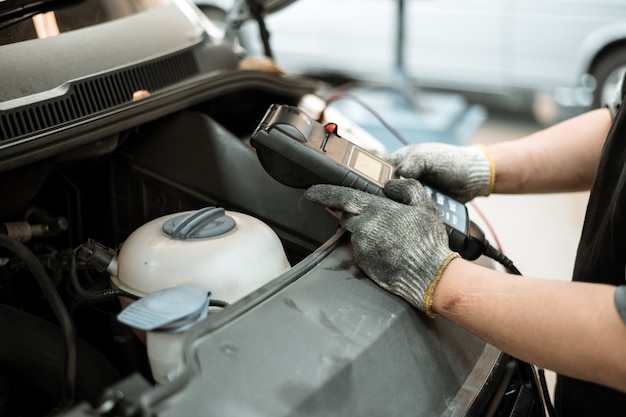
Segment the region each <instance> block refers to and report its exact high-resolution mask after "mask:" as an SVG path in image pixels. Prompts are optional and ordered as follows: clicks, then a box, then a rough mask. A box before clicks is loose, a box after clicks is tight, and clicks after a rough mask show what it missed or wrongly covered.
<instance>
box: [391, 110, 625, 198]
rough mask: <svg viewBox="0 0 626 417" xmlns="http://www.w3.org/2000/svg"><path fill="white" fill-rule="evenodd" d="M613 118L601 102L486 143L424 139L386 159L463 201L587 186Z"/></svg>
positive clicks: (405, 173) (400, 172)
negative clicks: (518, 134) (514, 136)
mask: <svg viewBox="0 0 626 417" xmlns="http://www.w3.org/2000/svg"><path fill="white" fill-rule="evenodd" d="M612 119H613V118H612V116H611V112H610V111H609V110H608V109H607V108H601V109H596V110H592V111H589V112H587V113H584V114H582V115H580V116H577V117H574V118H571V119H568V120H566V121H563V122H561V123H559V124H556V125H554V126H551V127H549V128H546V129H543V130H540V131H538V132H535V133H533V134H531V135H528V136H525V137H523V138H520V139H517V140H512V141H502V142H498V143H495V144H491V145H488V146H486V147H485V146H482V145H478V146H455V145H449V144H445V143H420V144H416V145H410V146H406V147H404V148H401V149H399V150H397V151H395V152H394V153H392V154H390V155H388V156H387V157H386V159H387V160H388V161H389V162H390V163H392V164H393V165H394V166H395V167H396V172H397V173H398V175H400V176H403V177H406V178H415V179H417V180H420V181H423V182H425V183H427V184H430V185H432V186H435V188H438V189H439V190H441V191H444V192H446V193H447V194H449V195H450V196H452V197H454V198H456V199H457V200H459V201H461V202H467V201H470V200H472V199H473V198H475V197H478V196H486V195H489V194H491V193H510V194H512V193H516V194H521V193H543V192H565V191H580V190H587V189H589V188H590V186H591V182H592V180H593V177H594V174H595V171H596V168H597V166H598V161H599V159H600V153H601V151H602V147H603V145H604V142H605V139H606V137H607V134H608V132H609V129H610V127H611V123H612Z"/></svg>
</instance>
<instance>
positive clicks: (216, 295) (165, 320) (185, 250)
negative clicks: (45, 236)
mask: <svg viewBox="0 0 626 417" xmlns="http://www.w3.org/2000/svg"><path fill="white" fill-rule="evenodd" d="M289 267H290V265H289V262H288V261H287V257H286V256H285V252H284V250H283V247H282V244H281V242H280V240H279V238H278V236H277V235H276V234H275V233H274V231H273V230H272V229H270V228H269V227H268V226H267V225H266V224H265V223H263V222H261V221H260V220H258V219H255V218H254V217H251V216H248V215H246V214H243V213H237V212H233V211H225V210H224V209H221V208H216V207H208V208H204V209H201V210H198V211H190V212H183V213H178V214H172V215H169V216H164V217H161V218H158V219H155V220H153V221H151V222H149V223H146V224H145V225H143V226H142V227H140V228H139V229H137V230H135V231H134V232H133V233H132V234H131V235H130V236H129V237H128V239H127V240H126V241H125V242H124V244H123V245H122V247H121V249H120V252H119V254H118V257H117V271H113V272H114V273H112V275H111V281H112V285H113V286H115V287H118V288H121V289H123V290H124V291H126V292H129V293H131V294H134V295H137V296H139V297H143V299H142V300H140V301H142V302H141V303H140V302H139V301H138V302H135V303H133V304H134V305H133V304H131V305H130V306H128V307H126V308H125V309H124V310H123V311H122V312H121V313H120V315H119V316H118V318H119V319H120V321H122V322H124V323H126V324H128V325H130V326H131V327H134V328H135V329H137V330H139V332H138V335H139V336H140V337H142V338H143V337H144V336H145V338H146V343H147V346H148V357H149V360H150V365H151V368H152V373H153V376H154V378H155V380H156V381H157V382H160V383H165V382H167V381H169V380H171V379H172V378H174V377H176V376H177V374H178V372H179V371H180V370H181V369H182V360H183V358H182V341H183V340H184V332H185V330H186V329H187V327H188V325H189V324H192V323H193V322H195V321H197V320H200V319H202V318H203V317H204V315H203V314H201V313H202V312H203V311H204V310H203V307H202V306H203V305H204V304H203V303H204V301H203V297H204V298H206V299H207V300H208V295H207V294H210V298H212V299H219V300H222V301H225V302H227V303H229V304H230V303H233V302H235V301H237V300H239V299H240V298H242V297H244V296H246V295H248V294H250V293H251V292H253V291H255V290H256V289H258V288H259V287H261V286H262V285H264V284H265V283H267V282H269V281H270V280H272V279H273V278H275V277H277V276H278V275H280V274H282V273H283V272H285V271H286V270H287V269H289ZM203 294H204V295H203ZM198 297H199V298H198ZM126 303H128V301H126ZM189 306H195V307H193V308H192V310H190V311H189V312H186V310H185V311H183V310H184V309H186V308H189ZM207 308H208V306H207ZM168 309H171V310H172V311H171V313H172V314H173V316H169V315H164V313H165V312H166V311H167V310H168ZM181 309H182V310H181ZM168 314H169V313H168ZM177 314H178V315H181V316H180V317H177V316H176V315H177ZM181 320H182V321H181ZM181 323H184V324H181ZM181 326H184V327H181ZM143 332H146V333H143Z"/></svg>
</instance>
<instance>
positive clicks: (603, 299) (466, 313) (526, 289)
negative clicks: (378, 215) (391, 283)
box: [432, 259, 626, 392]
mask: <svg viewBox="0 0 626 417" xmlns="http://www.w3.org/2000/svg"><path fill="white" fill-rule="evenodd" d="M614 291H615V287H612V286H610V285H599V284H589V283H580V282H563V281H554V280H544V279H536V278H528V277H520V276H511V275H508V274H504V273H501V272H497V271H494V270H491V269H487V268H484V267H481V266H479V265H476V264H473V263H471V262H468V261H465V260H463V259H455V260H453V261H452V262H451V263H450V264H449V265H448V267H447V268H446V269H445V271H444V273H443V275H442V278H441V279H440V281H439V284H438V285H437V288H436V291H435V293H434V297H433V305H432V308H433V310H434V311H435V312H436V313H438V314H440V315H441V316H445V317H447V318H449V319H450V320H452V321H454V322H456V323H458V324H459V325H461V326H462V327H464V328H466V329H468V330H470V331H472V332H473V333H475V334H476V335H478V336H479V337H481V338H483V339H485V340H486V341H487V342H489V343H491V344H493V345H494V346H496V347H497V348H499V349H501V350H502V351H504V352H507V353H509V354H511V355H513V356H515V357H517V358H520V359H522V360H525V361H527V362H530V363H533V364H536V365H539V366H543V367H545V368H547V369H551V370H553V371H556V372H559V373H561V374H564V375H568V376H571V377H575V378H579V379H583V380H587V381H592V382H596V383H598V384H602V385H606V386H610V387H613V388H615V389H617V390H620V391H623V392H626V348H625V346H626V325H625V324H624V322H623V321H622V320H621V318H620V316H619V314H618V312H617V309H616V307H615V303H614V302H613V294H614Z"/></svg>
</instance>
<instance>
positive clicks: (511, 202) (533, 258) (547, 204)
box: [470, 109, 589, 396]
mask: <svg viewBox="0 0 626 417" xmlns="http://www.w3.org/2000/svg"><path fill="white" fill-rule="evenodd" d="M541 128H542V127H541V126H540V125H539V124H538V123H537V122H536V121H535V120H534V118H533V117H532V116H531V115H530V114H525V113H516V112H502V111H497V110H493V109H488V117H487V120H486V122H485V123H484V125H483V126H482V127H481V128H480V129H479V131H478V132H477V133H476V135H475V136H474V137H473V139H472V143H483V144H489V143H493V142H497V141H506V140H512V139H516V138H519V137H522V136H524V135H526V134H528V133H531V132H534V131H537V130H539V129H541ZM588 195H589V194H588V193H587V192H583V193H564V194H541V195H519V196H516V195H492V196H489V197H486V198H479V199H477V200H475V201H474V202H473V203H470V204H472V205H473V206H474V209H475V210H476V211H477V212H479V213H481V214H482V215H483V216H484V219H485V221H486V222H487V223H488V224H489V225H490V226H491V228H492V230H493V232H494V235H495V236H496V237H497V239H498V241H499V243H500V244H501V250H502V251H503V253H505V254H506V255H507V256H508V257H509V258H510V259H511V260H512V261H513V262H514V264H515V265H516V266H517V268H518V269H519V270H520V271H521V272H522V274H524V275H526V276H534V277H540V278H546V279H557V280H566V281H568V280H570V279H571V275H572V270H573V265H574V258H575V256H576V248H577V244H578V239H579V236H580V231H581V229H582V223H583V218H584V214H585V208H586V204H587V198H588ZM546 379H547V381H548V385H549V387H550V389H551V390H553V386H554V379H555V378H554V373H552V372H549V371H548V372H546ZM551 395H552V396H553V391H552V392H551Z"/></svg>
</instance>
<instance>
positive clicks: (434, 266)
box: [304, 179, 459, 317]
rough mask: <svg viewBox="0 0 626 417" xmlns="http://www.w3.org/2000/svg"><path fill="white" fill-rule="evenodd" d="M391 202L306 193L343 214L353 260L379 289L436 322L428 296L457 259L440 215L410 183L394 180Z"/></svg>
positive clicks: (347, 193) (388, 189)
mask: <svg viewBox="0 0 626 417" xmlns="http://www.w3.org/2000/svg"><path fill="white" fill-rule="evenodd" d="M384 192H385V195H387V196H388V197H389V198H385V197H381V196H376V195H373V194H369V193H366V192H363V191H359V190H355V189H352V188H346V187H340V186H336V185H314V186H312V187H310V188H309V189H308V190H307V191H306V192H305V194H304V195H305V197H306V198H307V199H309V200H310V201H312V202H313V203H316V204H319V205H323V206H326V207H328V208H331V209H339V210H342V211H343V213H342V216H341V219H340V223H341V225H342V226H343V227H344V228H345V229H346V230H347V231H349V232H352V244H353V247H354V257H355V260H356V262H357V264H358V265H359V266H360V267H361V269H363V271H364V272H365V273H366V274H367V275H368V276H369V277H370V278H371V279H373V280H374V281H375V282H376V283H377V284H378V285H380V286H381V287H382V288H384V289H386V290H388V291H390V292H392V293H394V294H396V295H399V296H401V297H402V298H404V299H405V300H406V301H408V302H409V303H410V304H412V305H413V306H415V307H417V308H419V309H420V310H422V311H424V312H425V313H426V314H428V315H429V316H430V317H434V312H433V311H432V297H433V294H434V292H435V287H436V286H437V283H438V282H439V279H440V278H441V275H442V274H443V271H444V270H445V269H446V267H447V266H448V264H449V263H450V262H451V261H452V260H453V259H455V258H457V257H459V255H458V254H457V253H455V252H452V251H451V250H450V249H449V247H448V235H447V233H446V230H445V226H444V225H443V223H442V222H441V220H440V217H439V211H438V209H437V207H436V206H435V204H434V203H433V201H432V199H431V198H430V196H429V195H428V194H427V193H426V191H425V190H424V187H422V185H421V184H420V183H419V182H417V181H416V180H413V179H394V180H390V181H388V182H387V184H386V185H385V188H384Z"/></svg>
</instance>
